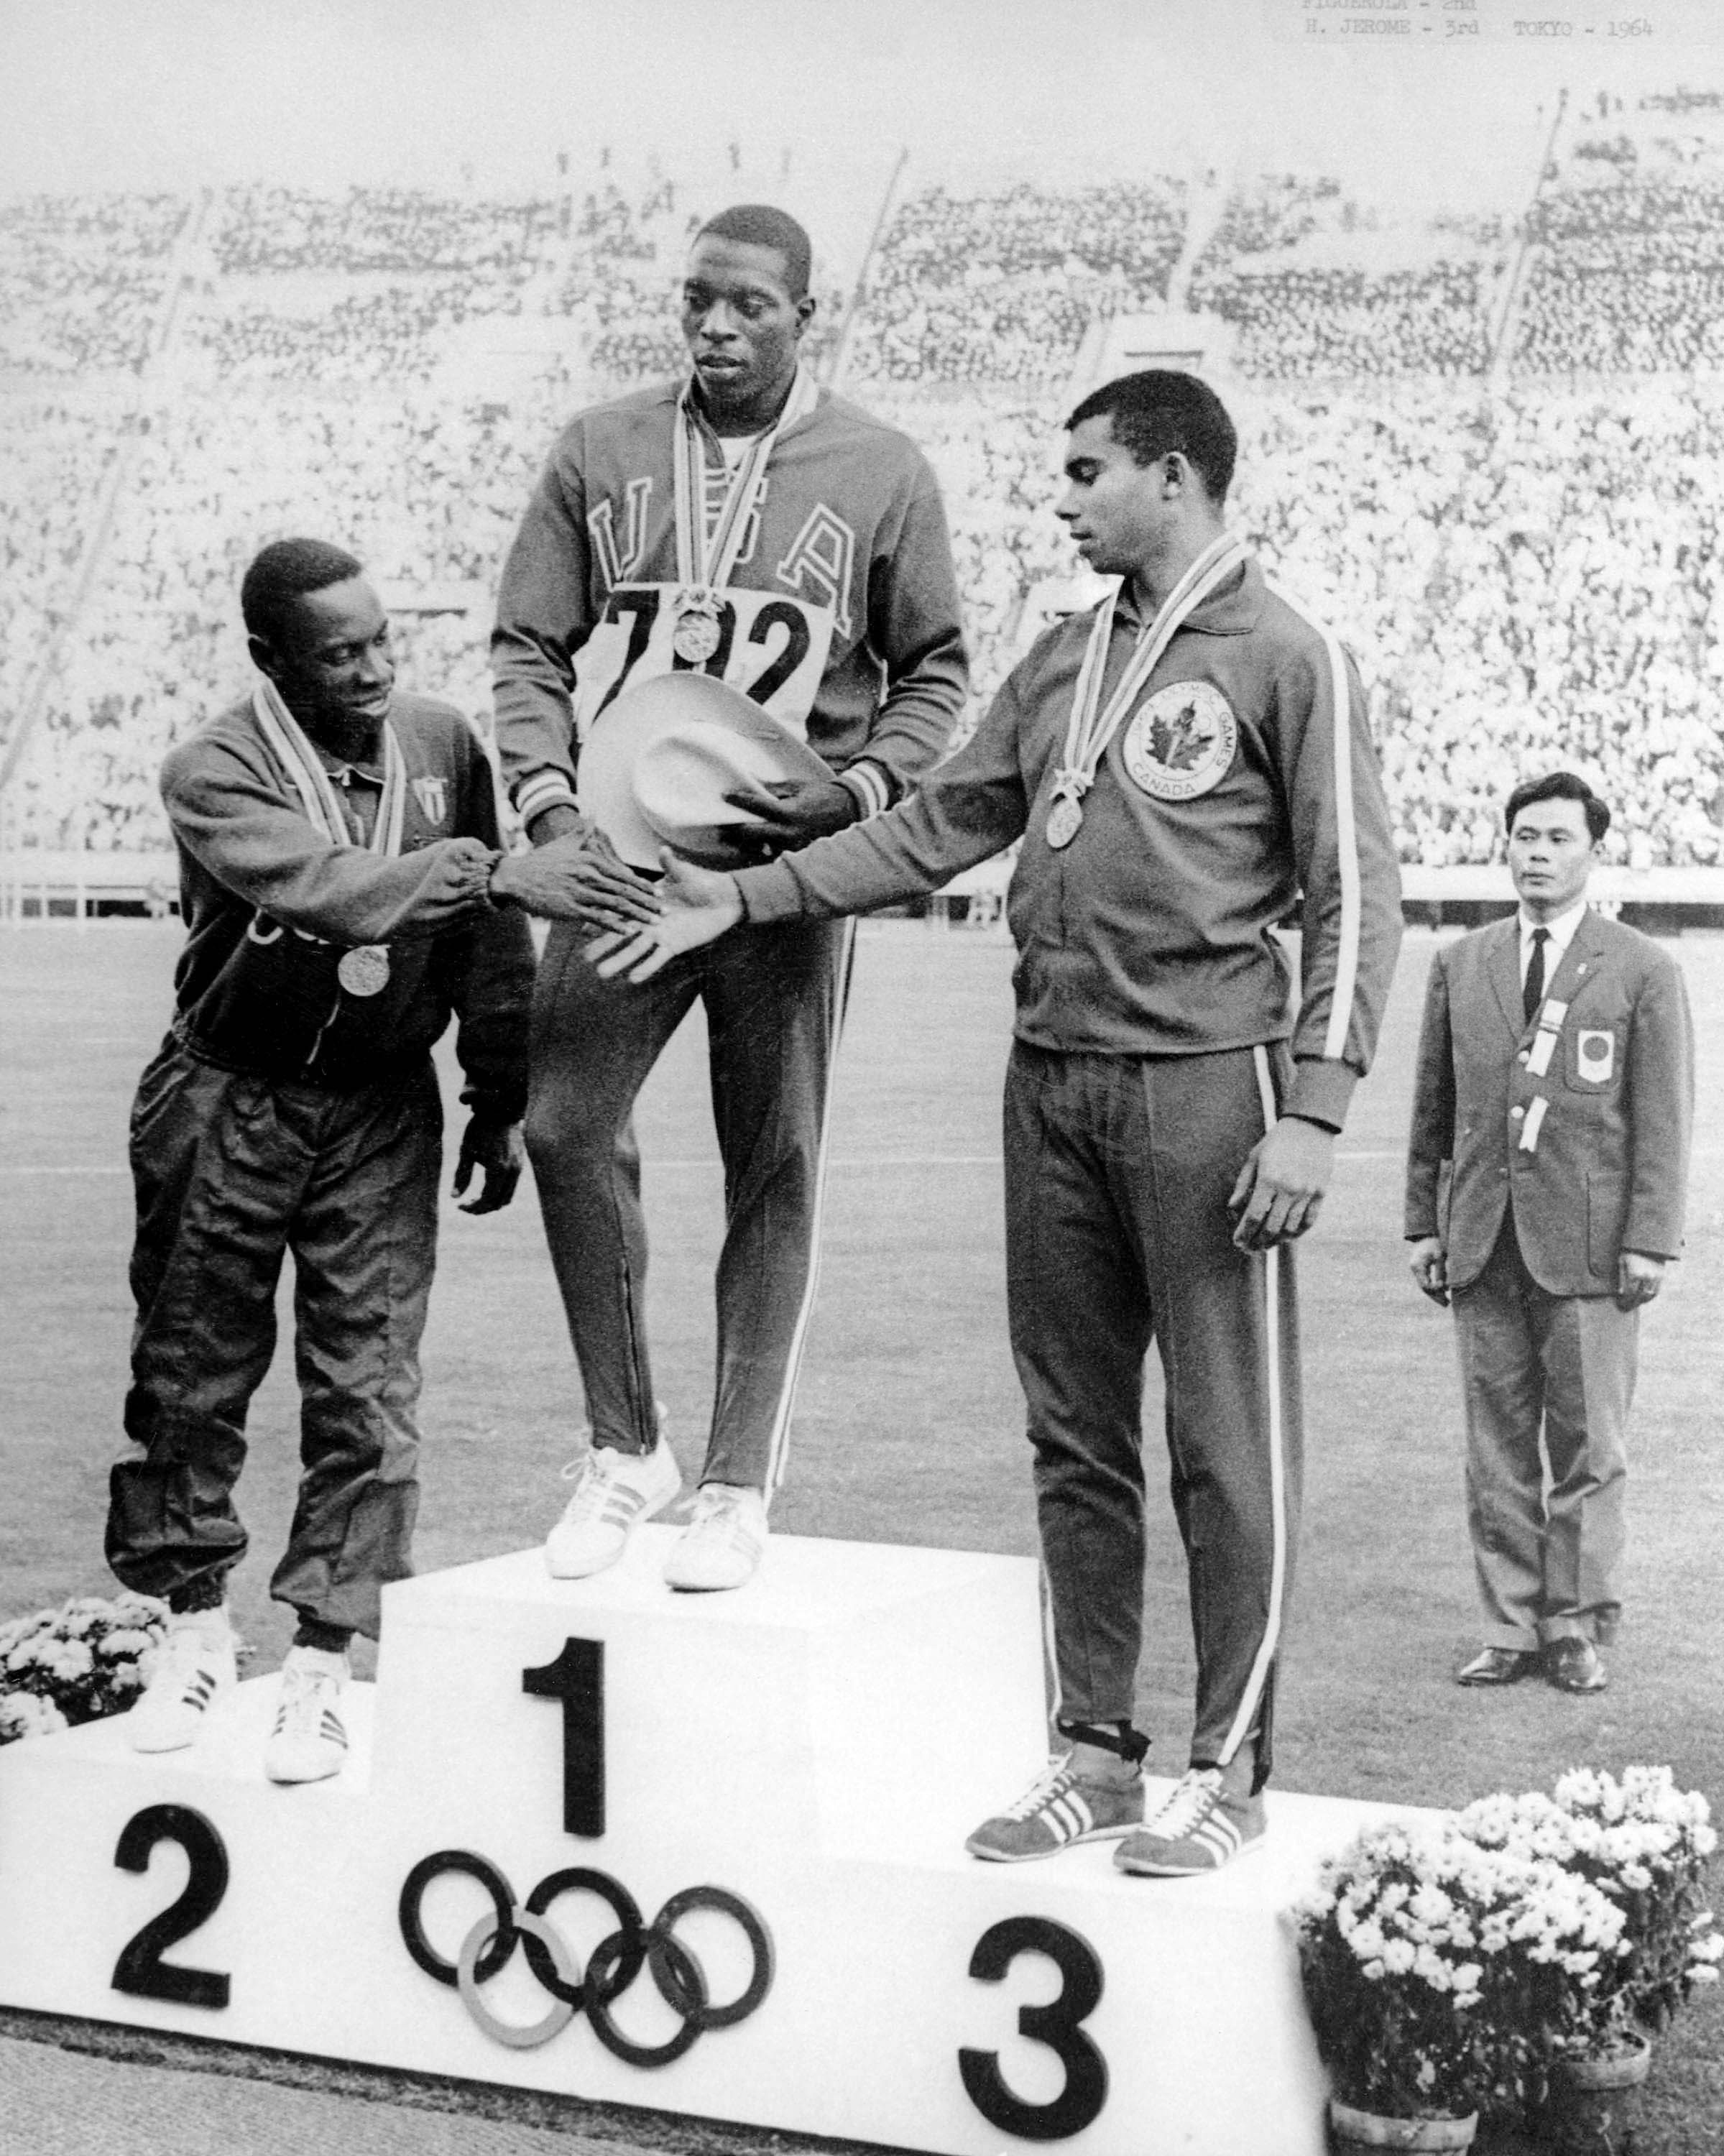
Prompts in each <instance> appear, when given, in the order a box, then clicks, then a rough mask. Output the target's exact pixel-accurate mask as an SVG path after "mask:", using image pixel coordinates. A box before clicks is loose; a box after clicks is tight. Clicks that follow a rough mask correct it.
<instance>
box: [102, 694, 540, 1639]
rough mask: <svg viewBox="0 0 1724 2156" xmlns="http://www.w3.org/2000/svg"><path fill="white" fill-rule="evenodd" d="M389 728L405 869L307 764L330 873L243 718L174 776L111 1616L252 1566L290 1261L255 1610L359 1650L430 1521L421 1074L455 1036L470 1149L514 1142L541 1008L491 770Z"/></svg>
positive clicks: (424, 1077)
mask: <svg viewBox="0 0 1724 2156" xmlns="http://www.w3.org/2000/svg"><path fill="white" fill-rule="evenodd" d="M390 723H391V724H392V725H393V728H394V730H395V733H396V736H397V737H398V740H399V742H400V745H401V749H402V752H403V757H404V761H405V766H406V771H405V778H406V793H405V800H404V803H403V809H404V815H403V831H402V834H401V845H402V850H401V852H400V854H399V855H398V856H397V857H393V858H391V857H388V856H386V855H380V854H377V853H373V852H371V851H369V850H367V846H366V841H367V839H369V838H370V837H371V836H372V829H373V826H374V824H375V820H376V818H377V808H378V801H379V789H380V785H381V770H380V768H378V767H372V765H370V764H368V763H367V762H357V763H347V762H342V761H341V759H340V758H338V757H335V756H333V755H331V754H328V753H326V752H321V762H323V764H324V767H325V768H326V770H327V771H328V772H329V773H330V774H331V777H332V778H334V780H335V783H336V788H337V789H338V793H339V796H340V798H341V803H342V806H343V809H344V812H345V814H346V817H347V819H348V820H349V822H350V824H351V839H352V841H353V843H351V844H348V845H346V846H342V847H336V846H332V845H331V844H329V842H328V841H327V840H326V839H324V838H322V837H321V836H320V834H319V833H318V832H317V831H316V829H314V828H313V826H312V824H310V823H309V822H308V821H307V820H306V819H305V816H304V814H302V813H301V811H300V803H299V802H298V800H297V799H296V798H295V794H294V792H293V789H292V787H291V786H290V783H289V780H288V778H287V775H286V774H285V773H284V771H283V770H282V768H281V767H280V765H279V764H278V763H277V762H276V761H275V757H273V756H272V754H271V752H270V749H269V745H268V744H267V742H265V740H264V737H263V736H262V734H261V733H260V731H259V724H258V721H257V719H256V716H255V715H254V710H253V706H252V705H251V704H250V703H249V702H246V703H243V704H240V705H238V706H235V707H234V708H233V710H231V711H228V712H227V713H225V714H224V715H223V716H222V717H220V718H218V719H217V720H216V721H214V722H213V724H212V725H210V726H206V727H205V728H204V729H203V731H200V732H198V734H196V735H194V736H193V737H192V738H191V739H190V740H188V741H187V742H183V743H182V745H181V746H180V747H177V748H176V749H175V750H174V751H173V752H172V754H171V755H170V756H169V757H168V759H167V764H166V766H165V767H164V770H163V773H162V792H163V795H164V798H165V799H166V802H167V811H168V815H169V819H170V820H171V822H172V826H173V831H174V837H175V840H176V842H177V845H178V848H179V854H180V872H181V901H182V911H183V913H184V916H185V921H186V926H187V942H186V947H185V950H184V952H183V954H182V957H181V959H180V962H179V968H178V972H177V976H176V1003H177V1012H176V1015H175V1018H174V1021H173V1024H172V1028H171V1029H170V1030H169V1033H168V1034H167V1039H166V1040H165V1041H164V1042H163V1044H162V1048H161V1050H160V1051H159V1052H158V1054H157V1055H156V1057H155V1059H154V1060H153V1061H152V1062H151V1064H150V1065H149V1067H148V1069H147V1070H146V1071H145V1073H144V1075H143V1078H142V1080H141V1083H140V1085H139V1087H138V1093H137V1098H136V1103H135V1105H134V1107H133V1111H132V1120H131V1161H132V1169H133V1174H134V1178H135V1180H136V1191H137V1235H136V1245H135V1246H134V1249H133V1253H132V1260H131V1285H132V1290H133V1293H134V1296H135V1297H136V1305H137V1320H136V1327H135V1328H134V1331H133V1335H132V1375H131V1390H130V1392H129V1393H128V1394H127V1396H126V1435H128V1436H129V1437H130V1438H131V1440H132V1443H133V1445H134V1446H135V1447H136V1451H135V1453H134V1454H133V1455H132V1456H131V1457H130V1458H127V1459H123V1460H121V1461H120V1463H119V1464H118V1465H117V1466H115V1469H114V1471H113V1484H112V1487H113V1501H112V1507H111V1511H110V1519H109V1526H108V1545H107V1546H108V1557H109V1561H110V1563H111V1564H112V1566H113V1568H114V1570H115V1573H117V1574H118V1575H119V1577H120V1578H121V1580H122V1581H123V1582H124V1583H125V1584H126V1585H127V1586H128V1587H131V1588H135V1589H140V1590H141V1591H142V1592H144V1593H146V1594H159V1595H162V1596H164V1597H166V1598H167V1599H168V1601H169V1602H170V1604H172V1606H173V1607H174V1608H175V1609H178V1610H198V1609H208V1608H215V1607H218V1605H219V1604H221V1601H222V1599H223V1583H224V1582H225V1580H226V1578H227V1575H228V1573H229V1572H230V1571H231V1570H232V1569H233V1567H234V1565H236V1564H237V1563H239V1559H240V1558H241V1557H242V1556H243V1555H244V1552H245V1548H246V1533H245V1529H244V1527H243V1526H242V1525H241V1523H240V1521H239V1515H238V1514H237V1512H235V1510H234V1507H233V1486H234V1484H235V1482H236V1481H237V1479H238V1477H239V1471H240V1468H241V1466H242V1465H243V1463H244V1457H245V1435H244V1432H245V1418H246V1410H247V1408H248V1405H249V1402H250V1399H251V1396H252V1394H253V1393H254V1391H255V1389H256V1388H257V1386H258V1384H259V1382H260V1381H261V1380H262V1378H263V1376H264V1372H265V1371H266V1370H267V1369H268V1368H269V1359H270V1356H271V1353H272V1352H273V1349H274V1347H275V1287H276V1282H277V1280H278V1278H279V1276H280V1270H281V1263H282V1258H283V1255H284V1254H285V1252H286V1251H287V1250H292V1252H293V1255H294V1261H295V1328H296V1342H295V1347H296V1362H297V1368H298V1374H299V1380H300V1394H301V1403H302V1407H301V1418H302V1419H301V1426H300V1427H301V1438H300V1444H301V1457H302V1460H303V1466H304V1472H303V1476H302V1478H301V1481H300V1496H299V1503H298V1507H297V1509H296V1511H295V1514H294V1519H293V1524H292V1527H291V1528H290V1532H289V1537H288V1544H287V1549H286V1553H285V1555H284V1556H283V1558H282V1559H281V1562H280V1564H279V1565H278V1566H277V1568H276V1570H275V1576H274V1578H273V1580H272V1582H271V1592H272V1594H274V1595H275V1599H277V1600H278V1601H282V1602H286V1603H289V1604H292V1605H293V1606H294V1607H295V1609H298V1610H299V1611H300V1615H301V1619H302V1620H305V1619H310V1620H312V1622H313V1623H314V1624H321V1625H325V1626H327V1627H331V1628H333V1630H335V1631H336V1632H350V1631H353V1630H357V1631H361V1632H363V1633H366V1634H367V1635H371V1636H372V1637H375V1636H376V1634H377V1616H378V1589H379V1588H380V1587H381V1586H382V1584H383V1583H384V1582H385V1581H387V1580H390V1579H396V1578H401V1577H402V1576H403V1573H406V1572H407V1571H408V1569H409V1564H408V1551H409V1539H410V1537H411V1533H412V1529H413V1516H414V1512H415V1511H416V1509H417V1505H418V1485H417V1483H416V1481H415V1480H414V1463H415V1459H416V1456H417V1454H418V1443H419V1440H418V1427H417V1424H416V1420H415V1410H416V1405H417V1402H418V1393H419V1363H418V1346H419V1338H420V1335H421V1333H422V1332H423V1327H424V1322H425V1311H426V1302H427V1298H428V1294H429V1291H430V1286H431V1276H432V1270H433V1265H434V1255H435V1250H436V1240H437V1183H438V1174H439V1162H440V1158H441V1147H442V1132H443V1116H442V1110H441V1107H440V1106H439V1099H438V1088H437V1081H436V1078H435V1076H434V1073H433V1070H432V1067H431V1047H432V1044H433V1043H434V1041H435V1040H436V1039H437V1038H438V1036H439V1034H441V1033H442V1032H443V1031H444V1028H445V1026H446V1025H447V1024H448V1023H449V1017H450V1014H451V1013H453V1014H454V1015H455V1016H456V1018H457V1019H458V1020H459V1035H458V1044H457V1045H458V1053H459V1059H460V1062H461V1065H462V1067H463V1070H464V1072H465V1074H466V1079H467V1084H466V1087H465V1090H464V1093H463V1096H462V1097H463V1099H464V1101H466V1102H467V1103H468V1105H469V1107H470V1109H471V1111H472V1114H473V1117H474V1120H475V1124H488V1125H490V1126H491V1127H507V1126H509V1125H512V1124H515V1123H516V1122H519V1120H520V1117H521V1113H522V1111H523V1109H524V1106H525V1105H526V1035H527V1022H528V1011H529V1004H530V999H531V983H532V948H531V942H530V940H529V938H528V936H527V931H526V922H525V921H524V920H523V919H522V917H521V915H520V914H519V913H518V912H516V911H513V910H512V909H511V910H507V911H505V910H501V909H500V908H499V907H497V906H495V905H494V904H493V903H492V902H491V899H490V896H488V886H489V885H490V879H491V875H492V872H493V870H494V869H495V866H496V865H497V863H498V861H499V860H500V852H499V844H498V834H497V817H496V803H495V791H494V786H493V780H492V775H491V771H490V765H489V763H488V762H487V760H486V758H485V753H484V751H483V750H482V749H481V747H480V745H479V743H478V742H477V741H476V740H475V737H474V736H473V734H472V732H471V731H470V730H469V727H468V726H467V724H466V722H465V721H464V719H463V718H462V717H461V716H460V714H459V712H458V711H454V710H453V709H452V708H451V707H450V706H448V705H444V704H440V703H434V702H433V701H430V700H428V699H427V698H424V697H419V696H406V695H397V696H395V697H394V699H393V703H392V705H391V706H390ZM362 946H372V947H387V952H388V953H389V964H388V971H387V981H386V982H385V983H384V985H383V986H382V988H379V989H376V990H374V991H373V992H371V993H350V992H349V991H348V990H347V988H346V987H345V986H344V985H343V983H342V980H341V978H339V977H338V973H337V968H338V966H339V964H340V962H341V959H342V957H343V955H344V953H346V952H350V951H351V950H353V949H354V948H355V947H362ZM360 978H362V986H363V985H364V983H363V977H360Z"/></svg>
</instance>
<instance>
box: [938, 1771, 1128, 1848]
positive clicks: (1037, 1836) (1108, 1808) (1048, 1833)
mask: <svg viewBox="0 0 1724 2156" xmlns="http://www.w3.org/2000/svg"><path fill="white" fill-rule="evenodd" d="M1142 1823H1143V1780H1142V1776H1141V1775H1138V1774H1133V1775H1132V1776H1131V1779H1130V1780H1129V1781H1125V1780H1121V1781H1117V1782H1115V1781H1107V1782H1101V1781H1090V1780H1087V1779H1080V1778H1079V1777H1078V1776H1077V1775H1076V1774H1075V1773H1074V1772H1073V1771H1072V1766H1071V1755H1070V1753H1062V1754H1061V1755H1060V1757H1059V1758H1054V1759H1050V1760H1049V1763H1048V1766H1047V1769H1046V1772H1045V1773H1044V1774H1042V1775H1041V1776H1040V1778H1039V1779H1038V1780H1036V1781H1035V1782H1034V1783H1032V1784H1031V1785H1030V1787H1029V1789H1026V1790H1025V1791H1024V1794H1023V1795H1022V1796H1021V1797H1020V1798H1019V1799H1018V1801H1017V1803H1016V1804H1013V1805H1012V1806H1011V1807H1010V1808H1009V1809H1008V1810H1006V1811H1003V1812H1001V1813H998V1815H996V1816H995V1817H994V1818H993V1819H990V1820H983V1823H982V1825H980V1826H978V1827H977V1830H976V1831H975V1832H974V1834H972V1835H971V1836H970V1838H969V1840H967V1842H966V1843H965V1844H964V1847H965V1848H966V1849H967V1850H968V1851H969V1852H970V1854H971V1856H981V1857H985V1858H987V1859H988V1861H989V1862H990V1863H993V1864H1023V1863H1027V1862H1028V1861H1029V1860H1030V1859H1031V1858H1033V1857H1038V1856H1055V1855H1057V1853H1058V1852H1059V1851H1060V1850H1062V1849H1069V1848H1070V1847H1071V1846H1072V1845H1073V1844H1074V1843H1076V1842H1080V1841H1108V1840H1114V1839H1115V1838H1116V1837H1117V1836H1118V1835H1122V1834H1130V1833H1131V1830H1132V1829H1133V1828H1134V1827H1137V1826H1141V1825H1142Z"/></svg>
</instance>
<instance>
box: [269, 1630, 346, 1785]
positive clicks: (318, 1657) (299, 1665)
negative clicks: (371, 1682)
mask: <svg viewBox="0 0 1724 2156" xmlns="http://www.w3.org/2000/svg"><path fill="white" fill-rule="evenodd" d="M346 1681H347V1657H346V1655H337V1654H330V1653H328V1652H326V1650H324V1649H323V1648H321V1647H290V1648H289V1649H288V1650H287V1659H286V1660H285V1661H284V1662H283V1663H282V1665H281V1698H280V1703H279V1704H278V1706H277V1707H276V1709H275V1727H273V1728H272V1729H271V1730H270V1732H269V1742H268V1743H266V1744H265V1745H264V1773H265V1774H267V1775H268V1776H269V1779H270V1780H271V1781H272V1782H321V1781H324V1780H326V1779H327V1778H328V1777H329V1776H330V1775H331V1774H340V1773H341V1768H342V1767H343V1766H344V1765H345V1764H346V1758H347V1732H346V1728H345V1727H343V1725H342V1722H341V1709H340V1705H339V1702H340V1700H341V1687H342V1686H343V1685H344V1684H346Z"/></svg>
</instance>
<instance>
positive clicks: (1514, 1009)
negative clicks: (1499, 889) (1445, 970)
mask: <svg viewBox="0 0 1724 2156" xmlns="http://www.w3.org/2000/svg"><path fill="white" fill-rule="evenodd" d="M1485 970H1486V972H1487V973H1489V974H1490V977H1491V987H1492V988H1494V989H1495V990H1496V1001H1497V1005H1498V1007H1499V1009H1501V1012H1502V1017H1503V1023H1504V1024H1505V1025H1506V1026H1507V1028H1508V1029H1509V1031H1510V1032H1511V1034H1513V1035H1514V1037H1515V1039H1516V1040H1518V1039H1520V1038H1521V1034H1523V1033H1525V1032H1526V1022H1525V1020H1524V1019H1522V1018H1521V916H1520V915H1519V914H1518V913H1511V915H1510V916H1509V917H1508V919H1507V920H1506V921H1499V922H1498V923H1497V926H1496V942H1495V943H1494V944H1493V946H1492V947H1491V951H1490V952H1489V953H1488V954H1487V955H1486V957H1485Z"/></svg>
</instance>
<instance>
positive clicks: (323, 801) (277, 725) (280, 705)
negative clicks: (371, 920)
mask: <svg viewBox="0 0 1724 2156" xmlns="http://www.w3.org/2000/svg"><path fill="white" fill-rule="evenodd" d="M251 709H252V716H253V717H254V718H255V719H256V721H257V722H258V731H259V732H260V733H261V734H262V735H263V737H264V741H265V742H267V743H268V744H269V752H270V754H271V755H272V756H274V757H275V761H276V762H278V763H279V764H280V766H281V768H282V769H283V771H285V773H286V774H287V777H288V779H289V781H290V783H291V785H292V787H293V789H294V791H295V793H297V794H298V795H299V797H300V807H301V808H302V809H303V810H304V811H305V819H306V821H307V822H308V823H309V824H310V825H311V827H312V829H314V830H316V831H320V832H321V834H323V836H324V837H325V838H326V839H328V840H329V842H330V844H331V845H332V846H351V845H352V844H353V843H354V839H353V834H352V832H351V830H350V829H349V828H348V824H347V819H346V816H344V815H343V814H342V813H341V803H340V802H339V801H338V800H337V799H336V789H335V784H334V782H333V781H332V780H331V778H330V775H329V773H327V772H326V770H325V769H324V767H323V766H322V764H321V762H319V761H318V757H317V752H316V749H314V748H313V747H312V746H311V743H310V741H309V740H308V739H307V737H306V734H305V728H304V727H303V726H301V725H300V722H299V721H298V720H297V719H296V718H295V716H294V715H293V713H292V712H291V711H289V709H288V708H287V706H286V705H285V703H284V702H283V701H282V699H281V692H280V690H279V689H278V688H277V687H276V686H275V683H274V682H273V681H271V680H269V679H268V678H267V676H266V677H265V678H264V680H260V681H259V683H258V685H257V686H256V687H255V688H254V690H252V696H251ZM406 808H407V759H406V758H405V757H403V755H402V753H401V743H400V742H399V741H398V739H397V738H396V734H395V729H394V727H393V726H391V725H390V723H389V721H387V719H385V720H384V721H383V792H382V798H381V799H380V800H379V802H378V803H377V822H376V823H375V824H373V825H372V834H371V838H370V839H369V841H368V842H367V843H368V844H369V847H370V850H371V851H372V853H374V854H387V855H391V856H392V857H393V855H397V854H398V853H399V852H400V851H401V829H402V821H403V816H404V815H405V813H406Z"/></svg>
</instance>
